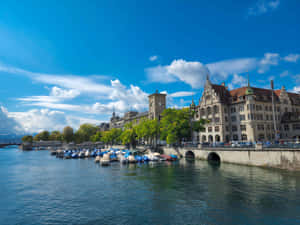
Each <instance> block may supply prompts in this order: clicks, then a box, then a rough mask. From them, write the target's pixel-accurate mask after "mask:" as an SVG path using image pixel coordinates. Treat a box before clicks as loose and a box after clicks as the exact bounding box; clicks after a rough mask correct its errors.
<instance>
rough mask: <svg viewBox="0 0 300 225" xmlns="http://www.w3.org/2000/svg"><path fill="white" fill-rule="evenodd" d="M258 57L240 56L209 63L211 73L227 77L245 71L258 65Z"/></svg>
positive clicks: (223, 77)
mask: <svg viewBox="0 0 300 225" xmlns="http://www.w3.org/2000/svg"><path fill="white" fill-rule="evenodd" d="M257 63H258V61H257V59H256V58H239V59H230V60H224V61H219V62H215V63H210V64H207V67H208V69H209V71H210V73H211V74H212V77H213V76H217V78H222V79H225V78H227V77H228V75H230V74H234V73H245V72H247V71H249V70H252V69H255V68H256V67H257Z"/></svg>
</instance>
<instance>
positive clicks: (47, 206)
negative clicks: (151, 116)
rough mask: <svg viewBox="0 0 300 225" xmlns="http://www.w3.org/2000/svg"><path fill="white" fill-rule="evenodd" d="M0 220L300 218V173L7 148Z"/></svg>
mask: <svg viewBox="0 0 300 225" xmlns="http://www.w3.org/2000/svg"><path fill="white" fill-rule="evenodd" d="M0 177H1V180H0V188H1V192H0V199H1V201H0V224H300V215H299V212H300V186H299V185H300V183H299V182H300V173H292V172H287V171H280V170H270V169H261V168H256V167H247V166H238V165H231V164H219V165H210V164H209V163H207V162H206V161H186V160H180V161H179V162H175V163H168V162H166V163H148V164H136V165H134V164H130V165H120V164H118V163H114V164H112V166H110V167H100V166H99V164H95V163H94V162H93V160H86V159H78V160H61V159H57V158H55V157H52V156H50V155H49V152H47V151H40V152H21V151H19V150H16V149H9V150H8V149H6V150H0Z"/></svg>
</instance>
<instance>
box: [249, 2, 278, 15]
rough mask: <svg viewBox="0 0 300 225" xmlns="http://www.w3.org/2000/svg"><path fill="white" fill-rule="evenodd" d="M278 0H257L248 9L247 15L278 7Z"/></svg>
mask: <svg viewBox="0 0 300 225" xmlns="http://www.w3.org/2000/svg"><path fill="white" fill-rule="evenodd" d="M279 4H280V0H258V1H257V2H256V4H255V6H254V7H251V8H249V9H248V15H249V16H258V15H262V14H265V13H267V12H271V11H274V10H275V9H277V8H278V7H279Z"/></svg>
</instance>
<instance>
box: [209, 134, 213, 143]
mask: <svg viewBox="0 0 300 225" xmlns="http://www.w3.org/2000/svg"><path fill="white" fill-rule="evenodd" d="M208 142H209V143H212V142H214V137H213V136H212V135H209V136H208Z"/></svg>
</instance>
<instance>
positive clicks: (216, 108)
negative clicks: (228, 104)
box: [214, 105, 219, 113]
mask: <svg viewBox="0 0 300 225" xmlns="http://www.w3.org/2000/svg"><path fill="white" fill-rule="evenodd" d="M218 112H219V107H218V106H216V105H215V106H214V113H218Z"/></svg>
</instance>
